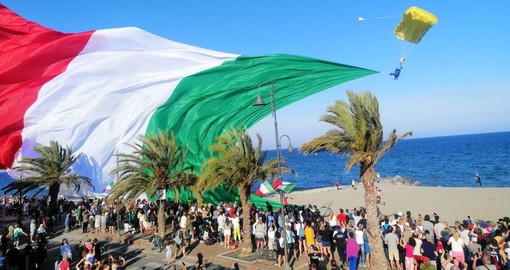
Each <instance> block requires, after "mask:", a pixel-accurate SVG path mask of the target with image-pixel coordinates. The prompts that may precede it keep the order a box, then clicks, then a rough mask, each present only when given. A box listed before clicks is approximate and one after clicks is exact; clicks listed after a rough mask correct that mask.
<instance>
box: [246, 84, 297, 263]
mask: <svg viewBox="0 0 510 270" xmlns="http://www.w3.org/2000/svg"><path fill="white" fill-rule="evenodd" d="M263 86H267V87H269V94H270V96H271V110H272V111H273V119H274V134H275V141H276V155H277V158H278V177H280V180H281V179H282V164H281V158H282V154H281V143H280V140H281V139H282V138H283V137H287V139H289V148H288V150H287V152H288V153H292V152H294V149H293V148H292V145H291V143H290V137H289V136H287V135H282V137H278V121H276V102H275V97H274V81H271V83H270V84H269V83H264V82H262V83H260V84H259V87H258V95H257V101H256V102H255V104H253V106H266V105H267V103H265V102H264V100H262V97H261V96H260V89H261V88H262V87H263ZM277 192H278V195H279V196H280V205H281V208H280V209H281V213H280V214H281V215H282V221H283V222H282V223H283V224H281V229H282V232H281V233H282V234H283V247H284V252H285V253H284V254H285V269H290V267H289V262H288V259H289V258H288V254H289V252H288V247H287V229H286V227H285V212H284V207H283V190H279V191H277Z"/></svg>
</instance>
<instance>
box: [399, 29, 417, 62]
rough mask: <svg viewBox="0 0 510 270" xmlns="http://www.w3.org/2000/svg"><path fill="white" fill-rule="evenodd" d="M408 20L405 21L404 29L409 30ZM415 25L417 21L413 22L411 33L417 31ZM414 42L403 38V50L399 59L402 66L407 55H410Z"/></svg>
mask: <svg viewBox="0 0 510 270" xmlns="http://www.w3.org/2000/svg"><path fill="white" fill-rule="evenodd" d="M407 22H408V21H407V20H406V21H404V27H403V28H404V31H405V32H407V30H408V23H407ZM415 26H416V24H415V23H411V29H410V30H411V31H409V32H411V33H414V31H415ZM414 45H415V44H414V43H412V42H407V41H406V40H405V39H404V40H402V52H401V53H400V59H399V62H400V66H402V64H403V63H404V62H405V61H406V60H407V57H408V56H409V54H410V53H411V50H412V49H413V48H414Z"/></svg>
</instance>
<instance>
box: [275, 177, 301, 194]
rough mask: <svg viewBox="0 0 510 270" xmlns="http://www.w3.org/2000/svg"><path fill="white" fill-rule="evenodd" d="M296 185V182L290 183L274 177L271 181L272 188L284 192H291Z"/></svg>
mask: <svg viewBox="0 0 510 270" xmlns="http://www.w3.org/2000/svg"><path fill="white" fill-rule="evenodd" d="M295 187H296V184H291V183H290V182H283V181H282V180H281V179H275V180H274V181H273V188H274V189H275V190H278V189H279V190H283V192H285V193H289V192H291V191H292V190H293V189H294V188H295Z"/></svg>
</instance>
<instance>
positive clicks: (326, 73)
mask: <svg viewBox="0 0 510 270" xmlns="http://www.w3.org/2000/svg"><path fill="white" fill-rule="evenodd" d="M0 59H2V61H0V82H1V83H0V119H2V121H0V169H9V168H12V167H14V166H16V165H17V161H18V160H19V158H20V157H21V156H23V157H34V156H35V153H34V152H33V151H32V149H33V147H34V146H37V145H48V144H49V142H50V141H52V140H55V139H58V142H59V143H60V144H62V145H68V146H70V147H72V149H73V151H74V152H75V153H81V156H80V159H79V160H78V162H76V164H75V165H74V166H73V170H74V172H75V173H77V174H79V175H83V176H87V177H90V178H91V179H92V181H93V183H94V184H95V185H96V186H97V185H99V186H103V185H104V184H105V183H109V182H111V181H113V179H114V176H112V175H111V174H110V172H111V171H112V169H113V168H114V167H115V166H116V159H115V155H114V154H115V153H116V152H117V151H118V152H119V153H131V151H132V148H130V146H129V144H133V143H135V142H137V138H138V136H139V135H144V134H149V133H154V132H158V130H168V131H173V132H174V133H175V136H176V139H177V140H178V143H179V144H181V145H185V146H188V147H189V155H188V157H189V160H188V162H189V164H188V165H193V167H194V168H200V167H201V164H202V163H203V161H205V160H206V159H207V158H208V157H209V156H210V152H209V146H210V145H211V144H212V143H214V140H215V138H216V137H217V136H219V135H220V134H221V133H222V132H223V131H224V130H226V129H230V128H232V127H236V126H245V127H248V128H249V127H251V126H253V125H254V124H255V123H257V122H258V121H260V120H262V119H263V118H264V117H266V116H267V115H269V114H271V108H269V107H251V103H252V102H253V99H254V98H255V97H256V96H257V94H258V92H257V88H258V85H259V84H260V83H262V82H270V81H274V91H275V97H276V108H277V109H280V108H283V107H285V106H287V105H289V104H291V103H293V102H296V101H298V100H301V99H303V98H306V97H308V96H310V95H313V94H315V93H318V92H320V91H323V90H326V89H329V88H331V87H334V86H337V85H339V84H342V83H345V82H348V81H351V80H355V79H358V78H362V77H365V76H368V75H372V74H375V73H377V72H376V71H372V70H368V69H364V68H359V67H354V66H349V65H344V64H338V63H332V62H327V61H323V60H318V59H313V58H309V57H303V56H295V55H285V54H271V55H264V56H240V55H237V54H231V53H224V52H218V51H213V50H208V49H203V48H199V47H195V46H190V45H186V44H182V43H178V42H174V41H171V40H167V39H164V38H161V37H159V36H156V35H153V34H151V33H148V32H146V31H143V30H141V29H139V28H135V27H126V28H118V29H106V30H95V31H89V32H83V33H61V32H58V31H55V30H52V29H48V28H45V27H43V26H40V25H38V24H36V23H34V22H30V21H27V20H25V19H24V18H22V17H20V16H18V15H17V14H15V13H14V12H12V11H11V10H9V9H8V8H7V7H5V6H3V5H1V4H0ZM261 94H262V95H263V96H262V98H269V93H261Z"/></svg>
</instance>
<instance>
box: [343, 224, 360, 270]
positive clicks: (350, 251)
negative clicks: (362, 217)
mask: <svg viewBox="0 0 510 270" xmlns="http://www.w3.org/2000/svg"><path fill="white" fill-rule="evenodd" d="M359 252H360V248H359V245H358V242H357V241H356V239H355V238H354V233H353V232H349V240H347V247H346V257H347V260H348V261H349V270H356V269H357V265H358V254H359Z"/></svg>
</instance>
